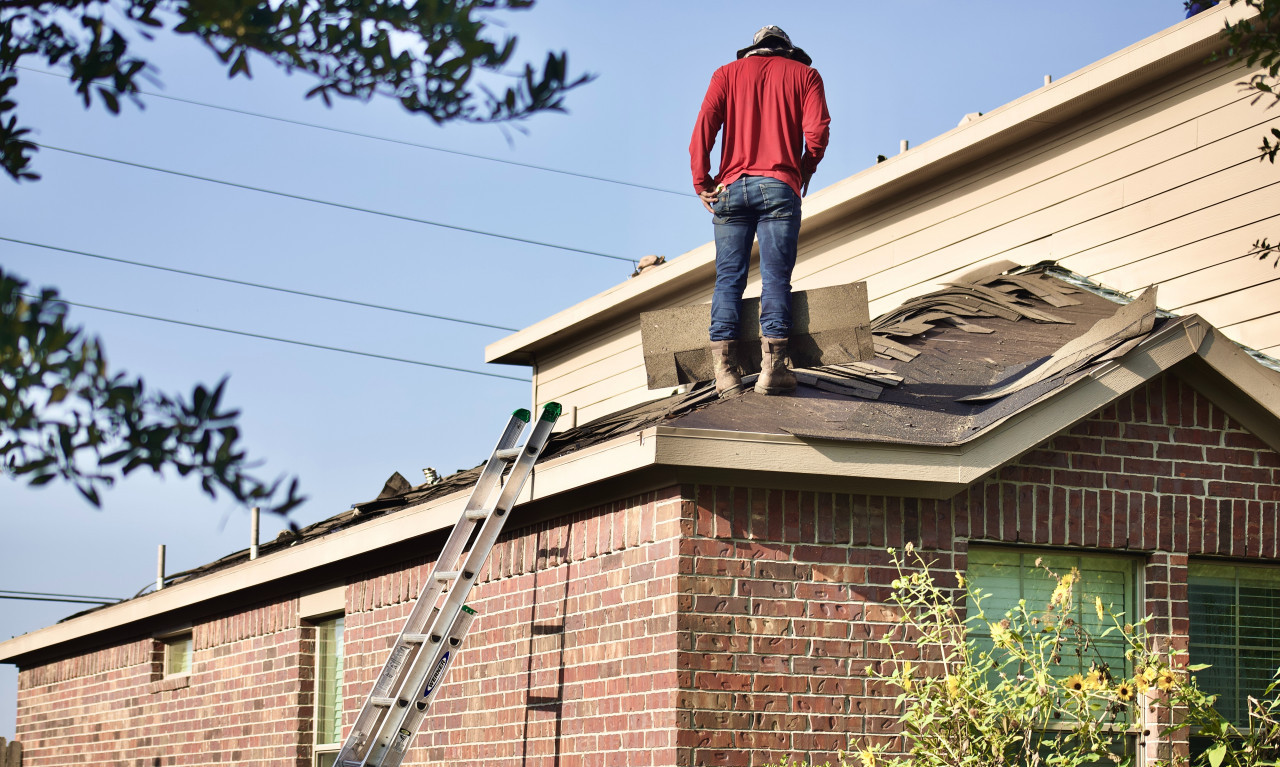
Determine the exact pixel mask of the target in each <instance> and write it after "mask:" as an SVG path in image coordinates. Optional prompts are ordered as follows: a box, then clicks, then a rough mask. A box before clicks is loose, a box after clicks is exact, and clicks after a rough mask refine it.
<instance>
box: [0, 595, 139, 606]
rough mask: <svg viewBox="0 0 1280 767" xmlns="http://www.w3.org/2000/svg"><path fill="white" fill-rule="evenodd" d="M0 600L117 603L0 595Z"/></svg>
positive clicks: (81, 603) (92, 603)
mask: <svg viewBox="0 0 1280 767" xmlns="http://www.w3.org/2000/svg"><path fill="white" fill-rule="evenodd" d="M0 599H16V600H19V601H22V602H70V603H71V604H75V605H113V604H116V603H115V602H99V601H97V600H94V599H58V598H56V597H11V596H9V595H7V594H0Z"/></svg>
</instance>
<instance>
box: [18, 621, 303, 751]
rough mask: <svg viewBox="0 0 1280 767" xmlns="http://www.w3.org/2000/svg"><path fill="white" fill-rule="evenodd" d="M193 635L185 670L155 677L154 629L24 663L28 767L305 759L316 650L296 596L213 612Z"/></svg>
mask: <svg viewBox="0 0 1280 767" xmlns="http://www.w3.org/2000/svg"><path fill="white" fill-rule="evenodd" d="M192 638H193V653H192V665H191V674H190V675H189V676H186V677H170V678H167V679H166V678H162V665H161V657H162V655H161V648H160V643H159V642H158V641H156V640H153V639H151V638H150V637H146V638H142V639H138V640H134V641H131V642H127V643H124V644H120V645H115V646H112V647H107V648H103V649H100V650H97V651H94V652H89V653H85V654H83V655H79V656H75V657H73V658H68V659H66V660H61V661H56V662H53V663H49V664H45V665H41V666H35V667H32V668H24V669H22V670H21V671H20V673H19V675H18V722H17V730H18V739H19V740H20V741H22V744H23V749H24V753H23V765H24V767H42V766H44V765H72V764H87V765H118V766H119V767H125V766H126V765H127V766H128V767H134V766H135V765H146V767H153V765H203V764H276V765H281V764H305V763H306V762H305V761H301V760H304V759H309V757H310V751H309V750H308V749H303V750H300V749H299V743H300V739H303V738H305V742H306V743H308V744H309V743H310V730H309V727H310V709H309V708H308V707H309V706H310V704H311V701H310V699H309V697H308V696H307V695H306V694H304V693H306V692H307V691H309V689H310V687H309V685H310V679H311V665H310V664H309V663H306V662H304V661H303V659H304V658H305V657H308V656H309V654H310V653H311V652H313V649H312V648H310V647H309V646H307V644H306V642H304V637H303V632H302V630H301V629H300V627H299V626H298V621H297V604H296V602H294V601H292V600H290V601H287V602H278V603H271V604H265V605H258V606H254V607H251V608H247V609H244V610H240V611H236V612H233V613H228V614H225V615H221V616H216V617H214V618H212V619H210V620H207V621H205V622H202V623H199V624H197V625H196V626H195V627H194V630H193V637H192ZM281 754H289V755H290V756H294V755H296V756H297V759H282V758H281Z"/></svg>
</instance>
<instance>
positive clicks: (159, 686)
mask: <svg viewBox="0 0 1280 767" xmlns="http://www.w3.org/2000/svg"><path fill="white" fill-rule="evenodd" d="M190 686H191V675H190V674H182V675H180V676H171V677H166V678H164V679H157V680H156V681H154V682H152V683H151V686H150V689H149V690H148V692H150V693H152V694H155V693H158V692H168V691H169V690H181V689H182V688H184V687H190Z"/></svg>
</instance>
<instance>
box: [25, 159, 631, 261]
mask: <svg viewBox="0 0 1280 767" xmlns="http://www.w3.org/2000/svg"><path fill="white" fill-rule="evenodd" d="M31 143H32V144H35V145H36V146H38V147H40V148H41V149H49V150H52V151H54V152H65V153H67V154H74V155H78V156H80V157H89V158H91V159H94V160H102V161H104V162H113V163H117V164H119V165H128V166H130V167H133V168H142V169H143V170H151V171H155V172H157V173H167V174H169V175H171V176H181V177H183V178H190V179H195V180H197V181H208V182H209V183H211V184H221V185H223V186H230V187H234V188H236V189H247V190H249V191H251V192H261V193H263V194H273V195H276V196H277V197H287V198H289V199H292V200H302V201H303V202H314V203H316V204H317V205H328V206H330V207H334V208H342V209H344V210H354V211H356V212H358V213H369V214H372V215H374V216H385V217H387V218H395V219H399V220H401V221H412V222H413V223H415V224H426V225H428V226H438V227H440V228H442V229H454V230H456V231H459V232H469V233H470V234H479V235H483V236H485V237H496V238H498V239H500V240H510V241H512V242H523V243H525V244H527V245H540V246H542V247H544V248H553V249H555V250H567V251H570V252H573V253H585V254H586V255H588V256H599V257H600V258H609V259H613V260H614V261H625V262H627V263H629V264H638V263H639V262H638V261H637V260H636V259H634V258H624V257H623V256H614V255H611V254H609V253H600V252H599V251H595V250H585V249H583V248H573V247H570V246H568V245H556V244H554V243H550V242H542V241H540V240H530V239H527V238H524V237H515V236H513V235H510V234H498V233H496V232H486V231H484V230H483V229H471V228H468V227H465V226H456V225H454V224H444V223H441V222H439V221H428V220H427V219H425V218H415V217H413V216H404V215H401V214H399V213H388V212H387V211H384V210H374V209H373V208H361V207H359V206H357V205H347V204H346V203H342V202H333V201H331V200H321V199H319V198H316V197H305V196H303V195H300V194H290V193H289V192H279V191H276V190H273V189H263V188H262V187H257V186H249V185H248V184H237V183H236V182H234V181H223V180H221V179H216V178H209V177H208V176H198V175H196V174H194V173H183V172H182V171H177V170H169V169H167V168H157V167H156V166H154V165H143V164H142V163H138V162H129V161H128V160H119V159H116V158H114V157H103V156H102V155H97V154H90V153H88V152H78V151H76V150H74V149H66V148H63V147H58V146H51V145H49V144H40V143H37V142H35V141H33V142H31Z"/></svg>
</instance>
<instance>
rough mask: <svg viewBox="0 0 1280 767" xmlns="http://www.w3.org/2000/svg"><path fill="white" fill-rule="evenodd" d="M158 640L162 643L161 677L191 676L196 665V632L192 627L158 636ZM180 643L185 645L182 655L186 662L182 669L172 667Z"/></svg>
mask: <svg viewBox="0 0 1280 767" xmlns="http://www.w3.org/2000/svg"><path fill="white" fill-rule="evenodd" d="M156 641H158V642H159V643H160V678H161V679H174V678H178V677H184V676H187V677H189V676H191V669H192V667H193V666H194V665H195V635H194V632H193V631H192V630H191V629H186V630H184V631H175V632H173V633H171V634H166V635H164V636H159V637H156ZM179 645H182V646H184V652H183V656H182V657H183V658H184V661H185V663H184V666H183V668H181V669H180V670H174V669H173V667H172V662H173V658H174V649H175V648H176V647H177V646H179Z"/></svg>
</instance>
